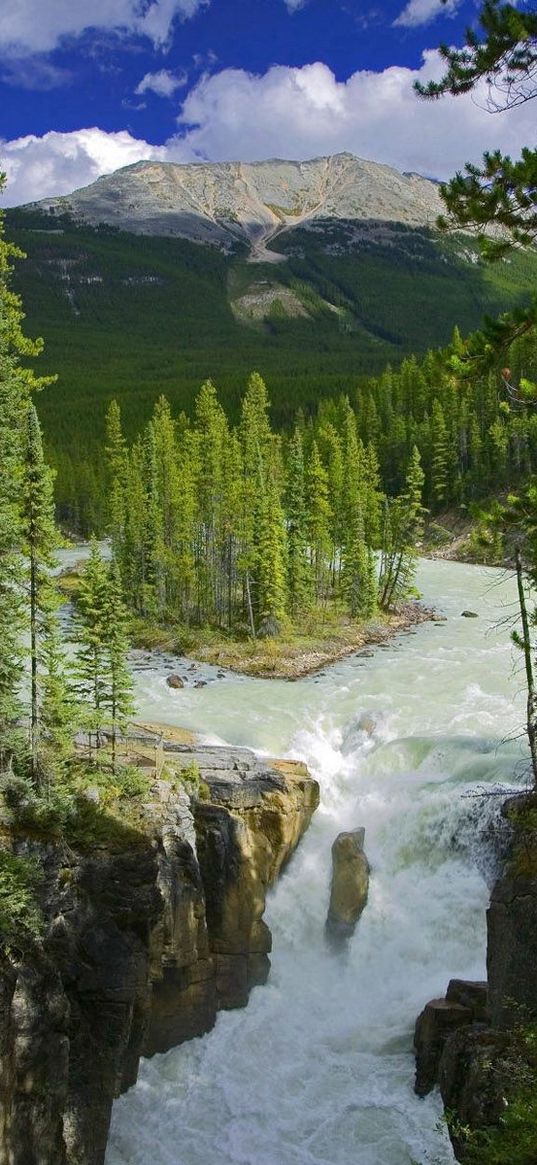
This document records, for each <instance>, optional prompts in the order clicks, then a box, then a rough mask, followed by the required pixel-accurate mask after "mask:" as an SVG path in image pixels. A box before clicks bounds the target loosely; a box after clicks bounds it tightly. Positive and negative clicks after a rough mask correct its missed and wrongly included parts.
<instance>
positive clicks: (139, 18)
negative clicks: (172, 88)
mask: <svg viewBox="0 0 537 1165" xmlns="http://www.w3.org/2000/svg"><path fill="white" fill-rule="evenodd" d="M209 2H210V0H92V3H91V5H86V4H85V3H82V2H81V0H2V3H1V7H0V47H1V48H3V49H4V51H7V52H10V53H13V54H15V55H17V56H22V55H23V54H26V55H29V54H32V53H38V52H49V51H50V50H51V49H53V48H55V47H56V46H57V45H58V43H59V42H60V41H61V39H62V37H67V36H80V34H81V33H83V32H85V31H86V30H87V29H90V28H93V29H99V30H101V31H107V32H117V33H130V34H133V35H137V36H146V37H148V38H149V39H150V40H152V41H153V44H154V45H155V46H156V47H160V48H162V47H165V46H166V44H167V42H168V40H169V37H170V33H171V30H172V26H173V23H174V21H175V20H176V19H180V20H187V19H189V18H190V17H192V16H195V14H196V12H197V11H198V10H199V9H200V8H201V7H203V6H205V5H206V4H208V3H209Z"/></svg>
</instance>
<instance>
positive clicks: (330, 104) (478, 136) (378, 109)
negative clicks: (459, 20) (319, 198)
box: [168, 50, 535, 178]
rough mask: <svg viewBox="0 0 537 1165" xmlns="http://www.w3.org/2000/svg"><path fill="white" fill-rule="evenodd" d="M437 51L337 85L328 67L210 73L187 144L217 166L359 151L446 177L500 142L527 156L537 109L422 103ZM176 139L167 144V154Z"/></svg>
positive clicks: (435, 72) (199, 91)
mask: <svg viewBox="0 0 537 1165" xmlns="http://www.w3.org/2000/svg"><path fill="white" fill-rule="evenodd" d="M442 71H443V65H442V62H441V60H440V57H439V55H438V53H437V51H436V50H434V51H429V52H426V53H425V54H424V58H423V63H422V66H421V68H420V69H418V70H412V69H408V68H402V67H399V66H392V67H391V68H388V69H385V70H384V71H383V72H380V73H373V72H370V71H365V70H364V71H359V72H356V73H354V74H353V75H352V76H351V77H349V79H348V80H347V81H337V80H336V78H335V76H334V74H333V73H332V72H331V70H330V69H329V68H328V66H327V65H325V64H322V63H320V62H318V63H316V64H311V65H306V66H304V67H303V68H287V67H284V66H274V67H273V68H271V69H269V70H268V72H266V73H265V74H264V75H263V76H256V75H253V74H250V73H247V72H244V71H243V70H239V69H226V70H223V71H222V72H220V73H215V74H213V75H212V76H210V77H203V78H202V79H201V80H200V82H199V83H198V85H196V87H195V88H194V89H193V90H192V91H191V92H190V93H189V94H188V96H187V98H186V100H185V102H184V105H183V108H182V113H181V123H180V124H181V125H183V126H185V129H186V132H185V133H184V134H183V135H179V138H180V140H181V142H182V144H183V146H185V145H188V147H189V150H190V151H192V152H193V153H194V154H195V155H198V156H199V157H204V158H210V159H214V160H223V159H226V158H233V159H245V160H248V159H250V160H252V159H262V158H268V157H284V158H301V159H304V158H311V157H314V156H318V155H320V154H330V153H336V152H338V151H341V150H350V151H351V152H352V153H355V154H358V155H359V156H361V157H363V158H372V159H373V160H375V161H379V162H385V163H388V164H389V165H393V166H396V167H397V168H399V169H401V170H416V171H417V172H419V173H422V174H428V175H432V176H435V177H439V178H446V177H448V176H449V175H451V174H452V173H453V172H454V170H456V169H458V168H460V167H461V166H462V165H463V164H464V162H465V160H467V159H478V158H480V156H481V154H482V153H483V150H485V149H487V148H488V147H491V146H498V147H500V148H501V149H503V150H505V151H506V152H508V153H513V152H514V153H515V154H516V153H518V152H519V151H520V148H521V146H522V145H523V144H524V143H526V142H533V140H534V137H535V126H534V119H535V112H534V110H532V109H531V103H529V104H527V105H525V106H520V107H519V108H518V109H513V110H510V111H509V112H508V113H505V114H503V115H502V116H501V117H498V118H492V117H491V116H490V114H489V113H487V112H486V110H485V108H484V105H485V101H486V89H485V88H483V92H482V94H481V98H480V95H479V93H477V94H475V95H473V94H467V95H465V96H463V97H458V98H455V97H446V98H444V99H443V100H442V101H439V102H427V101H423V100H420V99H419V98H418V97H417V96H416V94H415V93H414V91H413V83H414V82H415V81H416V80H420V81H422V82H426V81H428V80H430V79H435V80H438V79H439V77H440V76H441V75H442ZM171 147H172V143H168V148H171Z"/></svg>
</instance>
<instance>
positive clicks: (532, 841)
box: [415, 799, 537, 1162]
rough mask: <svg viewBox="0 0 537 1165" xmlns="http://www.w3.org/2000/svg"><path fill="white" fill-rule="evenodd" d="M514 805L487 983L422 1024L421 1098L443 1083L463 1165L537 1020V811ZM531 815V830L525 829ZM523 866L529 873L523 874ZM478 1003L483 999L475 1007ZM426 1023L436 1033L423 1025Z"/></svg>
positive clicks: (500, 1107) (492, 921) (493, 902)
mask: <svg viewBox="0 0 537 1165" xmlns="http://www.w3.org/2000/svg"><path fill="white" fill-rule="evenodd" d="M513 805H514V808H515V814H516V813H517V812H518V814H519V816H518V818H517V817H516V816H515V820H514V829H513V832H512V835H511V839H510V851H509V853H508V860H507V862H506V864H505V867H504V870H503V872H502V874H501V876H500V877H499V878H498V879H497V880H496V882H495V884H494V885H493V888H492V892H491V897H490V903H489V908H488V911H487V983H486V984H467V985H465V986H466V987H468V988H470V989H471V990H470V994H471V996H472V999H469V998H466V999H464V1000H462V1003H464V1004H465V1006H463V1007H459V1008H458V1012H457V1010H456V1009H457V1003H455V1005H454V1003H453V999H452V998H451V996H450V989H449V988H448V992H447V996H446V1000H433V1001H432V1002H431V1003H429V1004H427V1007H426V1008H425V1011H424V1012H423V1013H422V1015H421V1016H420V1017H419V1019H418V1023H417V1026H416V1041H415V1042H416V1052H417V1073H416V1091H417V1092H418V1093H419V1094H420V1095H423V1094H424V1093H425V1092H428V1091H430V1090H431V1088H432V1087H433V1086H434V1084H435V1083H438V1084H439V1087H440V1092H441V1095H442V1100H443V1102H444V1107H445V1110H446V1112H447V1113H449V1114H450V1117H451V1118H453V1119H451V1120H450V1135H451V1139H452V1142H453V1147H454V1149H455V1153H456V1155H457V1160H458V1161H461V1162H464V1160H465V1159H466V1156H467V1152H466V1149H467V1141H466V1139H465V1136H464V1129H469V1130H479V1129H484V1128H487V1127H490V1126H494V1125H496V1124H497V1123H498V1121H499V1119H500V1117H501V1116H502V1114H503V1113H504V1112H505V1108H506V1103H507V1100H506V1098H509V1097H510V1095H511V1093H512V1090H513V1087H515V1088H516V1085H517V1080H520V1079H521V1070H522V1069H523V1066H524V1055H525V1050H524V1043H523V1031H524V1028H525V1027H526V1026H527V1025H531V1024H534V1023H535V1021H536V1020H537V985H536V978H535V968H536V966H537V873H533V872H532V869H534V868H537V867H536V865H535V858H536V857H537V834H536V833H535V824H534V819H533V816H532V814H533V813H534V807H533V801H532V800H531V799H529V800H528V803H527V805H526V806H524V804H523V802H521V801H518V802H515V803H507V805H506V806H505V809H504V812H505V813H506V814H508V813H509V811H510V809H511V808H512V807H513ZM528 810H529V814H530V815H529V817H528V818H527V822H529V825H530V827H529V828H528V824H527V822H526V824H524V814H525V812H526V811H528ZM521 856H522V861H521V862H520V860H519V859H520V857H521ZM517 859H518V860H517ZM519 865H521V867H522V869H525V870H526V871H527V872H519V870H518V868H517V867H518V866H519ZM463 986H464V985H463ZM450 987H451V984H450ZM476 999H479V1000H480V1006H479V1008H477V1009H476V1007H475V1006H474V1005H473V1004H474V1003H475V1000H476ZM472 1000H473V1002H472ZM458 1002H459V1003H460V1002H461V1000H459V1001H458ZM435 1008H436V1010H437V1011H439V1012H440V1014H443V1015H444V1016H447V1023H446V1022H445V1023H444V1029H443V1030H442V1029H441V1026H440V1025H439V1024H438V1022H436V1021H435ZM463 1013H464V1014H463ZM431 1016H432V1017H433V1021H435V1022H433V1023H432V1025H431V1022H430V1017H431ZM428 1017H429V1028H430V1030H428V1029H427V1024H426V1022H425V1020H426V1019H427V1018H428ZM521 1037H522V1038H521ZM427 1069H429V1071H427ZM424 1079H425V1081H426V1084H425V1086H424V1087H421V1085H422V1084H423V1080H424Z"/></svg>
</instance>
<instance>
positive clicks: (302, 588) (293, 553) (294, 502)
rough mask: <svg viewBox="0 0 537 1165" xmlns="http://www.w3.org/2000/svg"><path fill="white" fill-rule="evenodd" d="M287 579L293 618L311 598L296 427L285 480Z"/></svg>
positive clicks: (299, 441) (301, 463)
mask: <svg viewBox="0 0 537 1165" xmlns="http://www.w3.org/2000/svg"><path fill="white" fill-rule="evenodd" d="M285 502H286V517H287V546H288V553H287V579H288V593H289V609H290V613H291V615H292V616H293V617H294V618H296V617H297V616H298V615H300V614H302V612H303V611H304V610H305V609H306V608H307V606H308V605H309V602H310V600H311V586H310V577H309V575H310V571H309V563H308V557H307V537H308V535H307V515H306V498H305V481H304V451H303V447H302V436H301V433H300V429H299V428H298V427H297V428H296V429H295V432H294V434H293V437H292V439H291V441H290V442H289V449H288V454H287V480H286V498H285Z"/></svg>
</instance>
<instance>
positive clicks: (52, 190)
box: [0, 129, 168, 206]
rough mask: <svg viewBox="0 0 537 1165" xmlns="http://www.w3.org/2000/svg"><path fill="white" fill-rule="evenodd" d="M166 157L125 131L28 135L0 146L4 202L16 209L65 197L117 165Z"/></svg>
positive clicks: (0, 143) (92, 130) (0, 168)
mask: <svg viewBox="0 0 537 1165" xmlns="http://www.w3.org/2000/svg"><path fill="white" fill-rule="evenodd" d="M167 157H168V152H167V150H166V148H165V147H163V146H151V145H149V144H148V142H144V141H139V140H137V139H136V138H133V137H131V135H130V133H127V131H126V130H123V131H122V132H120V133H105V132H104V131H103V130H101V129H81V130H77V131H76V132H73V133H57V132H55V131H54V132H51V133H47V134H44V136H43V137H36V136H35V135H34V134H29V135H28V136H27V137H22V138H17V139H16V140H14V141H10V142H6V141H0V170H4V171H5V173H6V175H7V180H8V184H7V190H6V196H5V198H4V199H3V202H4V204H5V205H7V206H17V205H18V204H19V203H22V202H31V201H33V200H34V199H40V198H45V197H46V196H48V195H54V194H68V193H70V192H71V191H72V190H75V189H77V187H79V186H86V185H87V184H88V183H90V182H94V181H95V179H96V178H99V177H100V176H101V174H108V173H111V172H112V171H113V170H117V169H118V168H119V167H120V166H128V165H130V164H131V163H132V162H139V161H141V160H142V159H143V158H160V159H164V160H165V159H166V158H167Z"/></svg>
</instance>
